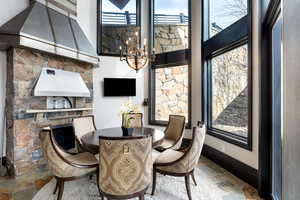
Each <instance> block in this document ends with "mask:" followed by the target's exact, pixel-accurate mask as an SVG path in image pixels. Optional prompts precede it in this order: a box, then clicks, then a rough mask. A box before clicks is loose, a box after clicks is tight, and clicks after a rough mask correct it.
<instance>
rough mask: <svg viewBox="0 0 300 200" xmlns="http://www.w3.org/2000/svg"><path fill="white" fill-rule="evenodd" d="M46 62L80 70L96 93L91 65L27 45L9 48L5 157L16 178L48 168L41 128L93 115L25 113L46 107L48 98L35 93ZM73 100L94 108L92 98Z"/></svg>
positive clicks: (76, 112) (79, 104) (68, 69)
mask: <svg viewBox="0 0 300 200" xmlns="http://www.w3.org/2000/svg"><path fill="white" fill-rule="evenodd" d="M45 63H48V66H49V67H51V68H56V69H62V70H66V71H72V72H79V73H80V74H81V76H82V78H83V80H84V81H85V83H86V85H87V87H88V88H89V90H90V92H91V94H93V65H92V64H88V63H84V62H79V61H75V60H72V59H67V58H63V57H59V56H53V55H48V54H44V53H40V52H38V51H34V50H31V49H25V48H24V49H23V48H10V49H8V50H7V85H6V88H7V90H6V120H7V121H6V124H7V126H6V127H7V128H6V129H7V130H6V156H7V163H8V168H9V173H10V175H11V176H14V177H15V178H18V177H21V176H23V175H25V174H30V173H41V172H47V171H48V167H47V161H46V160H45V159H44V156H43V152H42V149H41V144H40V140H39V133H40V130H41V128H42V127H45V126H49V125H53V126H54V125H64V124H70V123H71V121H72V118H74V117H76V116H82V115H89V114H91V113H90V112H91V111H88V110H84V111H72V112H54V113H42V114H39V115H38V114H34V113H29V114H28V113H26V110H35V109H46V97H35V96H33V89H34V86H35V83H36V81H37V79H38V78H39V74H40V72H41V69H42V66H43V65H44V64H45ZM62 87H63V86H62ZM74 100H75V105H76V108H91V107H92V104H93V97H90V98H74Z"/></svg>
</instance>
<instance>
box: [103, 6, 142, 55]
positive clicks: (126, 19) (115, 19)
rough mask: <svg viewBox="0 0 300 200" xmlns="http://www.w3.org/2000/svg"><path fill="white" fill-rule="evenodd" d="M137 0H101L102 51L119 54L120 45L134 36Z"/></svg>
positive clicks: (136, 29) (136, 28)
mask: <svg viewBox="0 0 300 200" xmlns="http://www.w3.org/2000/svg"><path fill="white" fill-rule="evenodd" d="M136 2H137V0H123V1H119V0H102V11H101V15H102V17H101V23H102V40H101V42H102V47H101V52H102V53H109V54H119V53H120V52H119V47H120V45H123V46H124V44H123V43H122V42H124V41H126V40H127V39H128V38H129V37H134V34H135V32H136V31H138V30H139V28H138V27H137V14H136V13H137V7H136Z"/></svg>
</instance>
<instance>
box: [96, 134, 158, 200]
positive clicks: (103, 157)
mask: <svg viewBox="0 0 300 200" xmlns="http://www.w3.org/2000/svg"><path fill="white" fill-rule="evenodd" d="M99 149H100V154H99V172H100V173H99V174H98V185H99V192H100V194H101V196H102V199H103V198H104V197H107V198H108V199H130V198H135V197H139V200H144V195H145V193H146V190H147V188H148V187H149V186H150V184H151V176H152V169H153V162H152V137H151V136H145V137H132V138H125V139H124V138H108V137H101V136H100V147H99ZM103 196H104V197H103Z"/></svg>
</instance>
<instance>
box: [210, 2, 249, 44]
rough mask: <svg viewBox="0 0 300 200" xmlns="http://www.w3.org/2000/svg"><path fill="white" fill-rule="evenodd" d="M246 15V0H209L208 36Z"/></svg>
mask: <svg viewBox="0 0 300 200" xmlns="http://www.w3.org/2000/svg"><path fill="white" fill-rule="evenodd" d="M245 15H247V0H222V1H220V0H209V26H210V31H209V38H211V37H213V36H214V35H216V34H217V33H219V32H220V31H222V30H224V29H225V28H227V27H228V26H230V25H231V24H233V23H235V22H236V21H238V20H239V19H241V18H242V17H244V16H245Z"/></svg>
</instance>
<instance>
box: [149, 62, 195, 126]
mask: <svg viewBox="0 0 300 200" xmlns="http://www.w3.org/2000/svg"><path fill="white" fill-rule="evenodd" d="M188 76H189V73H188V66H187V65H183V66H178V67H170V68H160V69H155V86H156V88H155V120H161V121H168V120H169V115H171V114H177V115H183V116H185V117H186V122H188V99H189V97H188V92H189V89H188V87H189V83H188V79H189V78H188Z"/></svg>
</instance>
